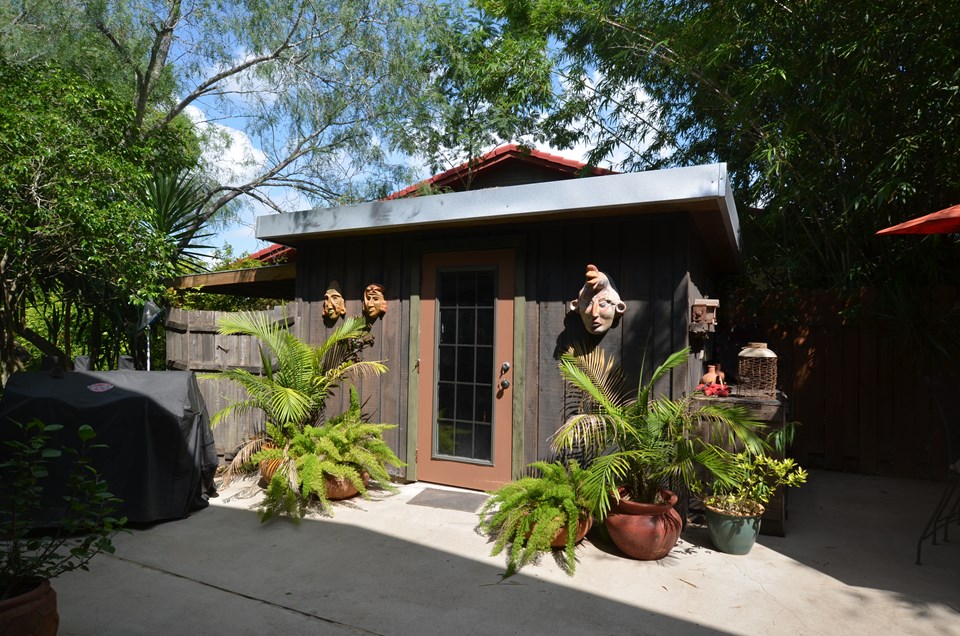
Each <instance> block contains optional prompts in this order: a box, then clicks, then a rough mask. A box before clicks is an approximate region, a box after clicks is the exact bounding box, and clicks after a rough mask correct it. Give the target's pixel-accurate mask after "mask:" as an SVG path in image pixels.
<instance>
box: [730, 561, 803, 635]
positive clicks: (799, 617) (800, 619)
mask: <svg viewBox="0 0 960 636" xmlns="http://www.w3.org/2000/svg"><path fill="white" fill-rule="evenodd" d="M735 565H736V568H737V571H739V572H740V574H741V575H743V577H744V578H745V579H747V580H748V581H752V582H753V583H755V584H756V585H758V586H760V590H761V591H762V592H763V593H764V594H765V595H766V596H767V597H769V598H770V599H772V600H773V602H774V603H776V604H777V605H778V606H779V607H781V608H782V609H784V610H786V611H787V612H788V613H789V614H790V615H791V616H793V617H794V619H795V620H796V621H797V622H798V623H800V624H801V625H803V627H804V628H805V629H804V633H811V634H812V633H821V632H819V631H817V630H814V629H812V628H811V627H810V626H809V625H808V624H807V623H806V621H805V620H804V615H803V614H801V613H799V612H797V611H796V610H795V609H793V608H791V607H788V606H786V605H784V604H783V602H782V601H781V600H780V599H779V597H777V595H776V594H771V593H770V592H768V591H767V586H766V585H764V584H763V583H762V582H761V581H759V580H758V579H756V578H754V576H753V575H752V573H751V572H750V571H748V570H745V569H743V567H742V566H741V565H740V564H739V563H735ZM808 630H809V631H808Z"/></svg>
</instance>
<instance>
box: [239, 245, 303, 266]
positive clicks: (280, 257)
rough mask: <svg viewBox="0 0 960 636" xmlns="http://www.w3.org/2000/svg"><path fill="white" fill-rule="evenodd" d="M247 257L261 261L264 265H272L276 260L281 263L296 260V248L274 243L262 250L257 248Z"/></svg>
mask: <svg viewBox="0 0 960 636" xmlns="http://www.w3.org/2000/svg"><path fill="white" fill-rule="evenodd" d="M248 258H252V259H254V260H258V261H261V262H262V263H263V264H265V265H274V264H276V263H277V262H278V261H280V262H283V263H293V262H294V261H296V260H297V250H296V249H295V248H292V247H290V246H288V245H280V244H279V243H274V244H273V245H268V246H267V247H265V248H263V249H262V250H257V251H256V252H254V253H253V254H251V255H250V256H249V257H248Z"/></svg>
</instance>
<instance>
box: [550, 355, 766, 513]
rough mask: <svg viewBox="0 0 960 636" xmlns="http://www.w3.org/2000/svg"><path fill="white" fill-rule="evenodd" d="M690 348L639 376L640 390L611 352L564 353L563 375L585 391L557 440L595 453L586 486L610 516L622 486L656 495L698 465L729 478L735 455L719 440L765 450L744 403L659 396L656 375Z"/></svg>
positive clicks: (692, 476) (641, 496)
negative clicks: (629, 386) (631, 388)
mask: <svg viewBox="0 0 960 636" xmlns="http://www.w3.org/2000/svg"><path fill="white" fill-rule="evenodd" d="M688 354H689V349H683V350H680V351H677V352H676V353H674V354H672V355H671V356H670V357H668V358H667V360H666V361H665V362H664V363H663V364H661V365H660V366H659V367H657V368H656V369H655V370H654V371H653V374H652V375H651V376H650V379H649V380H648V381H647V382H646V384H644V383H643V381H642V380H641V383H640V385H639V386H638V389H637V393H636V396H635V397H634V396H633V395H631V394H629V393H628V392H626V391H625V390H624V389H623V380H622V371H621V368H620V366H619V365H616V364H614V363H613V361H612V360H607V358H606V354H605V353H604V352H603V350H602V349H594V350H593V351H591V352H589V353H585V352H583V351H575V352H574V353H567V354H564V355H563V356H561V359H560V372H561V374H562V376H563V379H564V380H565V381H566V382H567V383H569V384H570V385H571V386H573V387H574V388H575V389H577V390H578V392H579V393H580V394H581V396H582V399H581V403H580V407H579V409H578V410H577V412H576V413H575V414H574V415H572V416H571V417H569V418H568V419H567V420H566V422H564V424H563V426H562V427H561V428H560V429H559V430H558V431H557V433H556V434H555V435H554V440H553V444H554V447H555V448H556V449H558V450H574V449H582V450H583V451H584V453H585V455H586V456H587V457H594V458H595V459H593V461H592V462H591V463H590V465H589V466H588V470H589V473H590V474H589V476H588V477H587V479H586V483H585V492H586V495H587V497H588V499H589V500H590V501H591V505H592V507H593V512H594V515H595V516H596V517H597V518H598V519H600V520H602V519H604V518H605V517H606V515H607V513H608V512H609V511H610V498H611V496H612V497H614V498H616V497H618V496H619V495H618V489H619V488H621V487H622V488H624V489H625V490H626V492H627V494H628V495H629V496H630V497H631V498H632V499H634V500H637V501H642V502H648V503H653V502H655V500H656V497H657V493H658V491H659V489H660V488H661V487H662V486H664V485H665V484H673V485H674V488H677V487H679V486H680V485H684V486H687V487H691V486H694V485H695V484H697V483H698V478H697V468H698V467H703V468H705V469H706V470H707V471H708V472H709V473H710V474H711V475H712V476H713V477H714V479H716V480H719V481H721V482H725V481H729V479H730V478H731V476H732V466H731V462H730V460H729V457H730V456H729V454H728V453H725V452H723V450H722V449H720V448H718V446H716V445H715V444H721V443H723V444H727V445H741V446H745V447H747V448H749V449H751V450H754V451H756V452H760V451H761V450H762V448H763V446H764V442H763V440H762V439H761V438H760V437H759V436H758V435H757V431H758V430H759V429H760V428H762V425H761V424H760V423H759V422H756V421H754V420H753V419H752V418H751V417H750V415H749V412H748V411H747V410H746V409H744V408H742V407H736V406H726V405H720V404H706V405H699V406H695V405H694V401H693V399H692V398H690V397H684V398H680V399H670V398H667V397H664V396H656V397H655V396H654V394H653V393H654V386H655V384H656V382H657V381H658V380H659V379H660V378H662V377H664V376H665V375H666V374H667V373H669V372H670V371H672V370H673V369H675V368H677V367H679V366H681V365H683V364H685V363H686V360H687V355H688ZM640 377H641V378H642V377H643V369H642V368H641V371H640Z"/></svg>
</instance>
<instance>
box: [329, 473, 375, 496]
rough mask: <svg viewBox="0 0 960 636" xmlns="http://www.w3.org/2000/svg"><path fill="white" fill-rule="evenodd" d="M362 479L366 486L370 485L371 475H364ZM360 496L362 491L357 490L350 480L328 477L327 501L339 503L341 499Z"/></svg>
mask: <svg viewBox="0 0 960 636" xmlns="http://www.w3.org/2000/svg"><path fill="white" fill-rule="evenodd" d="M360 477H361V479H363V485H364V486H366V485H367V484H369V483H370V475H369V474H367V473H363V474H362V475H361V476H360ZM358 494H360V491H359V490H357V487H356V486H354V485H353V484H352V483H350V480H348V479H337V478H334V477H327V499H329V500H331V501H337V500H340V499H349V498H350V497H356V496H357V495H358Z"/></svg>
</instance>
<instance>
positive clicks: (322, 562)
mask: <svg viewBox="0 0 960 636" xmlns="http://www.w3.org/2000/svg"><path fill="white" fill-rule="evenodd" d="M411 509H412V510H415V511H417V514H424V513H423V512H420V511H422V510H423V509H422V508H418V507H416V506H411ZM342 512H344V511H342V510H338V511H337V515H338V516H340V515H341V513H342ZM380 512H381V511H379V510H375V511H372V512H370V513H369V514H370V515H371V516H373V515H377V514H379V513H380ZM384 512H386V511H384ZM361 514H365V513H361ZM344 516H346V515H344ZM462 518H463V519H464V520H465V521H468V522H469V523H471V524H472V523H473V518H472V517H468V516H467V515H462ZM443 526H444V524H443V523H440V524H439V525H438V527H437V529H436V532H437V540H436V542H437V546H438V547H431V546H429V545H423V540H424V537H422V536H421V537H418V540H417V541H407V540H404V539H402V538H398V537H395V536H390V535H387V534H384V533H381V532H375V531H372V530H368V529H365V528H364V527H359V526H357V525H355V524H354V523H352V522H351V523H350V524H346V523H339V522H337V521H336V520H330V519H321V520H309V519H307V520H304V521H303V522H302V523H301V524H299V525H295V524H293V523H289V522H285V521H281V522H274V523H270V524H266V525H261V524H260V523H259V521H258V519H257V517H256V515H255V514H254V513H253V512H252V511H248V510H241V509H234V508H225V507H219V506H211V507H210V508H208V509H206V510H203V511H200V512H198V513H195V514H194V515H192V516H191V517H189V518H187V519H184V520H181V521H176V522H169V523H162V524H157V525H155V526H152V527H144V528H140V529H137V530H134V531H133V533H132V534H130V535H121V536H119V537H118V539H117V541H116V543H117V546H118V549H117V554H116V555H115V556H113V557H98V561H97V562H96V563H95V565H94V567H93V568H92V571H91V572H90V573H75V574H71V575H69V576H68V577H65V578H64V579H63V580H62V581H58V582H55V583H56V584H55V587H56V589H57V591H58V595H59V598H60V605H61V610H60V613H61V616H62V618H63V628H62V629H61V633H63V634H106V633H124V634H137V633H143V634H148V633H149V634H153V633H161V631H162V630H163V629H165V628H167V627H169V628H170V629H177V630H178V631H177V633H188V634H192V633H201V632H209V631H217V632H233V633H283V632H281V628H282V629H286V630H290V631H287V632H286V633H340V632H343V633H375V634H456V633H491V634H492V633H507V634H524V633H528V634H586V633H598V632H599V633H611V634H612V633H618V634H724V633H729V632H724V631H722V630H718V629H716V628H711V627H706V626H703V625H699V624H696V623H694V622H690V621H686V620H682V619H679V618H675V617H671V616H669V615H666V614H663V613H658V612H653V611H648V610H646V609H642V608H638V607H634V606H630V605H626V604H623V603H620V602H616V601H613V600H610V599H608V598H604V597H603V596H600V595H597V594H593V593H591V592H589V591H586V590H582V589H578V587H577V579H576V577H573V578H570V579H569V585H558V584H556V583H552V582H550V581H546V580H543V579H542V578H539V577H536V576H527V575H525V574H524V573H523V572H521V573H520V574H518V575H515V576H513V577H511V578H509V579H501V574H502V572H503V570H502V568H498V567H492V566H491V565H489V564H487V563H482V562H478V561H477V560H473V559H469V558H465V557H464V556H461V555H459V554H457V553H456V551H455V550H451V547H452V546H451V543H450V538H449V528H444V527H443ZM459 530H461V531H462V528H461V529H459ZM426 538H427V540H429V537H426ZM473 539H474V540H475V541H479V542H480V543H481V544H482V542H483V539H478V538H477V537H476V536H475V535H474V537H473ZM440 545H443V546H445V547H444V548H443V549H440V548H439V546H440ZM473 549H474V551H476V549H475V547H474V548H473ZM484 549H486V548H485V547H482V548H481V550H484ZM78 595H79V597H78ZM98 608H99V609H98ZM298 630H299V631H298Z"/></svg>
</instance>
